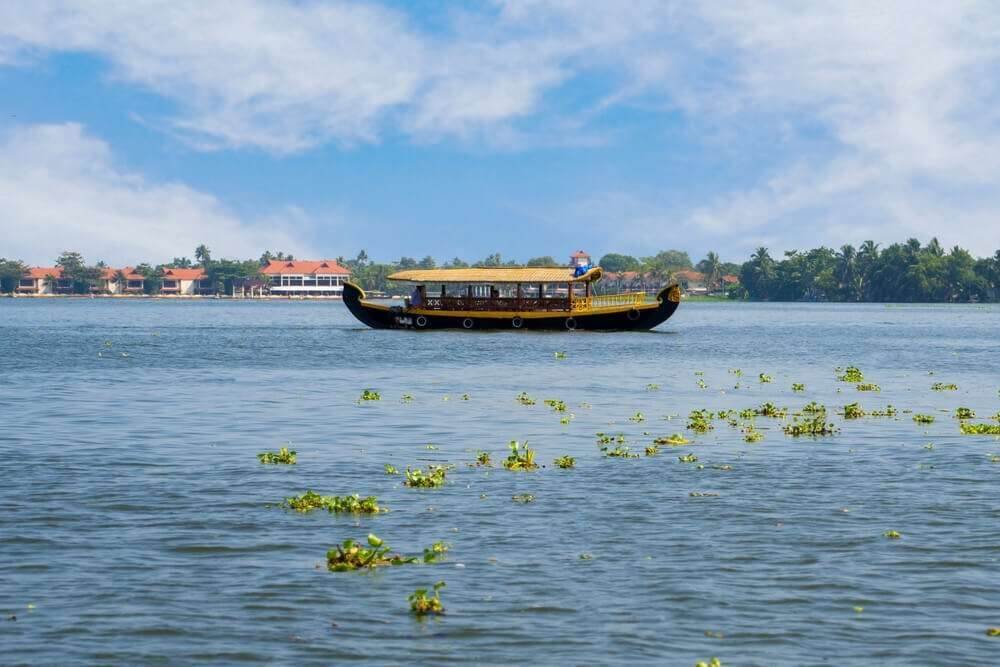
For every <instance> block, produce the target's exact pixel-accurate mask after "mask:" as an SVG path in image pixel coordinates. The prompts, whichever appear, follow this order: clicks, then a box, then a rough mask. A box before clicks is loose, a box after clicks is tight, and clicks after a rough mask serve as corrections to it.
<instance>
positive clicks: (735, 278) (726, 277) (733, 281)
mask: <svg viewBox="0 0 1000 667" xmlns="http://www.w3.org/2000/svg"><path fill="white" fill-rule="evenodd" d="M722 282H724V283H730V284H732V285H735V284H736V283H738V282H740V279H739V277H738V276H734V275H733V274H731V273H727V274H726V275H724V276H722Z"/></svg>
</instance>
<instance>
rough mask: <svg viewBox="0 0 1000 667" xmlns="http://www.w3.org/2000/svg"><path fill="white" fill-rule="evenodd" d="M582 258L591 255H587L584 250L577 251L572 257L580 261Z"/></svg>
mask: <svg viewBox="0 0 1000 667" xmlns="http://www.w3.org/2000/svg"><path fill="white" fill-rule="evenodd" d="M581 257H590V253H586V252H584V251H582V250H577V251H576V252H574V253H573V254H572V255H570V258H571V259H579V258H581Z"/></svg>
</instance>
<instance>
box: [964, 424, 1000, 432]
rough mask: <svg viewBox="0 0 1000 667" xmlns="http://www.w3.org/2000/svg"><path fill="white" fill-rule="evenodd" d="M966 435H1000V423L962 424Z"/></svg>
mask: <svg viewBox="0 0 1000 667" xmlns="http://www.w3.org/2000/svg"><path fill="white" fill-rule="evenodd" d="M960 428H961V429H962V433H964V434H965V435H1000V424H968V423H965V422H963V423H962V425H961V426H960Z"/></svg>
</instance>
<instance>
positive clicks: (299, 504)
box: [282, 491, 388, 514]
mask: <svg viewBox="0 0 1000 667" xmlns="http://www.w3.org/2000/svg"><path fill="white" fill-rule="evenodd" d="M282 504H283V505H284V506H285V507H287V508H288V509H291V510H295V511H296V512H303V513H306V512H311V511H313V510H317V509H325V510H326V511H328V512H349V513H351V514H378V513H379V512H386V511H388V510H386V509H385V508H383V507H379V504H378V499H377V498H376V497H375V496H368V497H366V498H362V497H361V496H359V495H358V494H356V493H355V494H353V495H350V496H321V495H320V494H318V493H316V492H314V491H306V492H305V493H303V494H302V495H301V496H292V497H291V498H285V500H284V502H283V503H282Z"/></svg>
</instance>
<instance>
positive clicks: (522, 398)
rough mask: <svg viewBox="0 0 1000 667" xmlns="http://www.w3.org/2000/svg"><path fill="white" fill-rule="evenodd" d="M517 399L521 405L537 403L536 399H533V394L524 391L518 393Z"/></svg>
mask: <svg viewBox="0 0 1000 667" xmlns="http://www.w3.org/2000/svg"><path fill="white" fill-rule="evenodd" d="M515 400H516V401H517V402H518V403H520V404H521V405H534V404H535V399H533V398H532V397H531V396H528V394H527V393H526V392H523V391H522V392H521V393H520V394H518V395H517V397H516V398H515Z"/></svg>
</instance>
